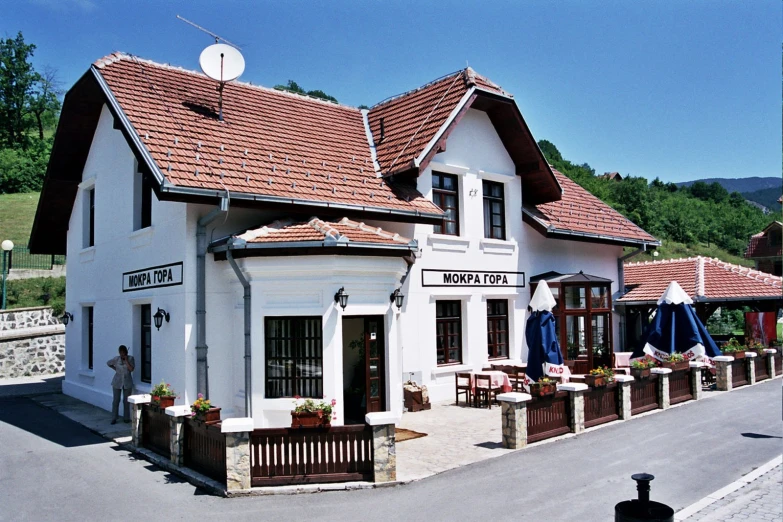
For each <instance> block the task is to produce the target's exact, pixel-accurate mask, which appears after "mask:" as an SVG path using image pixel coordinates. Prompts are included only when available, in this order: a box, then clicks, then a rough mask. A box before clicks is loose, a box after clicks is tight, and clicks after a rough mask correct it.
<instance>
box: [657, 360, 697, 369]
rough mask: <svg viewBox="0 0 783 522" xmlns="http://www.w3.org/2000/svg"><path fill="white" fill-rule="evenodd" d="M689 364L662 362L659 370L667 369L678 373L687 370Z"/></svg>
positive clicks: (685, 362)
mask: <svg viewBox="0 0 783 522" xmlns="http://www.w3.org/2000/svg"><path fill="white" fill-rule="evenodd" d="M690 366H691V363H690V362H688V361H677V362H671V361H663V362H661V368H669V369H671V371H673V372H679V371H682V370H687V369H688V368H690Z"/></svg>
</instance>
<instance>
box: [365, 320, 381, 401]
mask: <svg viewBox="0 0 783 522" xmlns="http://www.w3.org/2000/svg"><path fill="white" fill-rule="evenodd" d="M383 339H384V335H383V316H378V317H365V318H364V350H365V352H364V353H365V357H364V360H365V362H366V363H365V371H366V374H365V375H366V378H365V382H366V383H367V387H366V390H365V393H366V397H367V413H372V412H376V411H386V401H385V395H386V368H385V365H384V360H385V358H386V354H385V346H384V342H383Z"/></svg>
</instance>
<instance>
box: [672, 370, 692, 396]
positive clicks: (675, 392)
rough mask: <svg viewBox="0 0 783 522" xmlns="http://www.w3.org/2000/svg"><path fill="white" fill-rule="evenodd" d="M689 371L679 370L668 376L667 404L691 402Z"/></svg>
mask: <svg viewBox="0 0 783 522" xmlns="http://www.w3.org/2000/svg"><path fill="white" fill-rule="evenodd" d="M691 375H692V374H691V371H690V370H679V371H674V372H672V373H670V374H669V404H678V403H680V402H685V401H690V400H693V390H692V389H691Z"/></svg>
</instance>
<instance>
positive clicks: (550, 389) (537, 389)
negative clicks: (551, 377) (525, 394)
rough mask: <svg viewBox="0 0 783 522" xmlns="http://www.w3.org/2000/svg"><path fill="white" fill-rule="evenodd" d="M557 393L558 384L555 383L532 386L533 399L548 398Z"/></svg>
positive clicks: (534, 384)
mask: <svg viewBox="0 0 783 522" xmlns="http://www.w3.org/2000/svg"><path fill="white" fill-rule="evenodd" d="M555 392H557V384H555V383H542V382H534V383H531V384H530V395H532V396H533V397H539V398H541V397H546V396H547V395H554V394H555Z"/></svg>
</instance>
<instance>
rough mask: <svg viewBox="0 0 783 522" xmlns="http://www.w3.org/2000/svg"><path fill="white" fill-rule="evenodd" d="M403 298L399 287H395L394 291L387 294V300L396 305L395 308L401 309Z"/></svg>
mask: <svg viewBox="0 0 783 522" xmlns="http://www.w3.org/2000/svg"><path fill="white" fill-rule="evenodd" d="M404 300H405V296H404V295H402V292H400V289H399V288H398V289H396V290H395V291H394V292H392V293H391V295H390V296H389V301H391V302H392V303H394V304H395V305H397V310H400V309H402V302H403V301H404Z"/></svg>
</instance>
